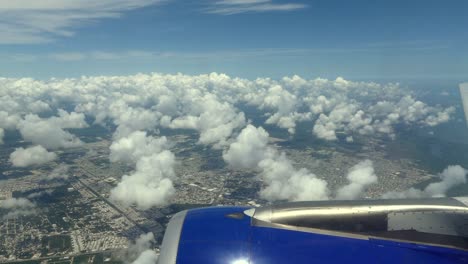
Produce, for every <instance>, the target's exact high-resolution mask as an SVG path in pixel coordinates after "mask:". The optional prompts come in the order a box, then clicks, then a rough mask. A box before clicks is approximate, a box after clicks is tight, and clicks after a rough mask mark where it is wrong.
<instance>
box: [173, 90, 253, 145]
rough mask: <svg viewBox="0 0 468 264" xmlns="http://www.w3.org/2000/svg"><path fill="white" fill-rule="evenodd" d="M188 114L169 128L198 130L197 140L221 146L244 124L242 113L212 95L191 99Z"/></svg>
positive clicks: (177, 119) (175, 120) (174, 121)
mask: <svg viewBox="0 0 468 264" xmlns="http://www.w3.org/2000/svg"><path fill="white" fill-rule="evenodd" d="M187 112H188V113H189V114H188V115H184V116H182V117H178V118H176V119H174V120H172V122H171V123H170V125H169V127H170V128H186V129H196V130H198V131H200V139H199V142H200V143H202V144H215V146H217V147H221V146H224V145H226V144H227V140H228V139H229V137H230V136H231V134H232V133H233V132H234V131H235V130H236V129H240V128H242V127H243V126H244V125H245V122H246V121H245V116H244V113H238V112H237V111H236V110H235V109H234V108H233V107H232V106H231V105H230V104H229V103H227V102H224V103H222V102H220V101H219V99H218V98H217V97H216V96H214V95H206V96H203V97H200V98H197V99H194V100H192V103H191V104H190V106H189V107H188V109H187Z"/></svg>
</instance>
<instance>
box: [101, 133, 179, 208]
mask: <svg viewBox="0 0 468 264" xmlns="http://www.w3.org/2000/svg"><path fill="white" fill-rule="evenodd" d="M168 147H169V143H168V142H167V139H166V138H165V137H161V138H155V137H151V136H147V134H146V132H143V131H135V132H133V133H131V134H130V135H128V136H127V137H123V138H121V139H118V140H117V141H114V142H113V143H112V145H111V146H110V151H111V153H110V157H109V158H110V160H111V162H117V161H123V162H127V163H130V164H136V169H135V171H134V172H133V173H131V174H129V175H124V176H123V177H122V180H121V182H120V183H119V184H118V185H117V186H116V187H115V188H114V189H112V190H111V199H113V200H116V201H119V202H120V203H122V204H123V205H126V206H130V205H136V206H137V207H139V208H141V209H148V208H150V207H152V206H155V205H164V204H166V203H167V202H168V199H169V198H170V197H171V196H172V195H173V194H174V192H175V190H174V187H173V184H172V179H174V178H175V176H176V175H175V172H174V165H175V156H174V154H172V152H170V151H168V150H165V149H166V148H168Z"/></svg>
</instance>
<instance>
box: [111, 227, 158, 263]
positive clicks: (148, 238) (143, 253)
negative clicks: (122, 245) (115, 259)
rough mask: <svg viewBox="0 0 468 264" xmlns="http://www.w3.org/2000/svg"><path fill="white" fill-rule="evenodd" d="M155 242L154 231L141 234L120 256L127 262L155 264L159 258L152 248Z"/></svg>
mask: <svg viewBox="0 0 468 264" xmlns="http://www.w3.org/2000/svg"><path fill="white" fill-rule="evenodd" d="M154 242H155V240H154V235H153V233H151V232H150V233H146V234H142V235H140V237H138V238H137V240H136V241H135V243H132V244H130V245H129V247H128V248H127V249H126V250H125V251H123V252H121V254H122V255H121V256H120V258H121V259H122V260H123V261H124V262H125V263H133V264H155V263H156V261H157V260H158V255H157V254H156V252H155V251H154V250H152V249H151V248H152V244H153V243H154Z"/></svg>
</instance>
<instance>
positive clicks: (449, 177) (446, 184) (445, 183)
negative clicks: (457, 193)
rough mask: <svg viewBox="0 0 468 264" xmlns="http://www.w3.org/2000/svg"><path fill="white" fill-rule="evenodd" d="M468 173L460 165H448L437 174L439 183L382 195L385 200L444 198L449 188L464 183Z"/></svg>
mask: <svg viewBox="0 0 468 264" xmlns="http://www.w3.org/2000/svg"><path fill="white" fill-rule="evenodd" d="M467 173H468V171H467V170H466V169H464V168H463V167H461V166H460V165H450V166H448V167H447V168H446V169H444V170H443V171H442V173H441V174H439V177H440V179H441V180H440V181H439V182H434V183H431V184H429V185H428V186H427V187H426V188H424V190H418V189H415V188H410V189H408V190H404V191H401V192H398V191H392V192H388V193H385V194H383V195H382V197H383V198H385V199H391V198H400V199H403V198H422V197H441V196H445V195H446V193H447V191H448V190H450V189H451V188H453V187H455V186H457V185H460V184H465V183H466V174H467Z"/></svg>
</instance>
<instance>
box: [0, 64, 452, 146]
mask: <svg viewBox="0 0 468 264" xmlns="http://www.w3.org/2000/svg"><path fill="white" fill-rule="evenodd" d="M0 85H2V87H4V89H3V90H2V93H1V94H0V120H2V112H1V111H4V112H5V113H7V114H8V116H12V115H14V117H12V118H11V119H12V120H10V121H9V122H8V123H9V125H8V126H9V128H8V129H12V128H14V127H16V124H17V123H18V116H24V115H26V116H27V115H28V114H33V115H34V113H37V112H38V111H52V110H53V109H57V108H60V107H63V106H64V105H67V106H70V105H72V106H74V107H75V112H80V113H84V114H87V115H90V116H92V117H94V118H95V122H96V123H98V124H103V125H105V124H107V122H111V123H113V124H114V125H116V126H117V130H116V131H115V134H114V138H115V139H119V138H122V137H126V136H128V135H129V134H131V133H132V132H134V131H137V130H145V131H153V130H157V128H158V127H159V126H162V127H169V128H174V129H177V128H184V129H195V130H197V131H198V132H200V139H199V143H201V144H211V145H213V146H215V147H217V148H222V147H224V146H227V145H229V143H230V140H231V139H230V137H231V136H232V134H235V133H237V130H240V129H241V128H243V127H244V126H245V123H246V117H245V115H244V113H242V112H241V111H239V110H238V109H237V108H236V106H241V105H248V106H254V107H257V108H258V109H259V110H260V111H262V112H263V113H264V114H265V116H266V117H267V118H266V121H265V122H266V123H267V124H274V125H276V126H278V127H280V128H284V129H287V130H288V132H289V133H291V134H293V133H295V129H296V126H297V123H298V122H312V123H313V129H312V132H313V134H314V135H315V136H316V137H318V138H321V139H324V140H337V139H338V137H337V132H339V133H342V134H343V135H344V137H343V139H345V138H346V137H347V136H353V135H354V134H361V135H373V134H381V135H389V136H390V137H394V136H395V131H394V127H395V126H397V125H401V124H403V125H406V126H414V125H417V126H435V125H438V124H440V123H443V122H447V121H448V120H449V119H450V117H451V116H452V114H453V111H454V108H453V107H448V108H442V107H440V106H436V107H433V106H429V105H427V104H426V103H424V102H422V101H419V100H417V99H416V97H415V95H414V94H412V93H411V92H410V91H407V90H403V89H401V88H400V85H399V84H395V83H388V84H377V83H372V82H352V81H348V80H345V79H344V78H341V77H339V78H337V79H335V80H327V79H322V78H317V79H312V80H307V79H302V78H301V77H299V76H292V77H285V78H282V79H281V80H279V81H276V80H272V79H269V78H258V79H255V80H252V81H251V80H246V79H240V78H231V77H230V76H227V75H225V74H217V73H211V74H203V75H197V76H188V75H182V74H177V75H163V74H156V73H155V74H137V75H132V76H109V77H106V76H98V77H82V78H78V79H51V80H49V81H37V80H33V79H28V78H23V79H7V78H0ZM33 105H34V107H32V106H33ZM25 106H26V107H25ZM29 106H31V107H29ZM47 109H49V110H47ZM51 109H52V110H51ZM4 115H5V114H3V116H4ZM59 115H60V114H59ZM70 115H73V113H71V114H70ZM62 119H63V117H62ZM43 121H45V120H43ZM5 123H6V122H5ZM40 124H41V123H39V124H38V126H39V125H40ZM0 126H1V125H0ZM53 127H54V128H55V129H54V130H53V131H50V132H54V135H55V134H56V135H57V136H58V137H57V138H58V139H59V140H58V142H59V143H58V144H57V143H56V144H52V146H53V148H56V147H61V146H64V145H75V143H77V142H73V136H72V135H70V134H69V133H68V132H66V131H63V129H64V127H63V124H57V123H56V124H54V125H53ZM57 128H60V129H57ZM20 129H21V128H20ZM23 130H25V129H23ZM67 133H68V134H67ZM25 136H26V137H27V138H29V137H30V136H31V135H28V134H27V133H26V132H25ZM27 140H30V139H27ZM40 140H45V139H42V138H40ZM40 140H39V139H35V141H36V142H37V143H39V141H40ZM30 141H31V140H30ZM47 145H49V143H48V144H47ZM44 146H46V144H44ZM46 147H48V146H46Z"/></svg>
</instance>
